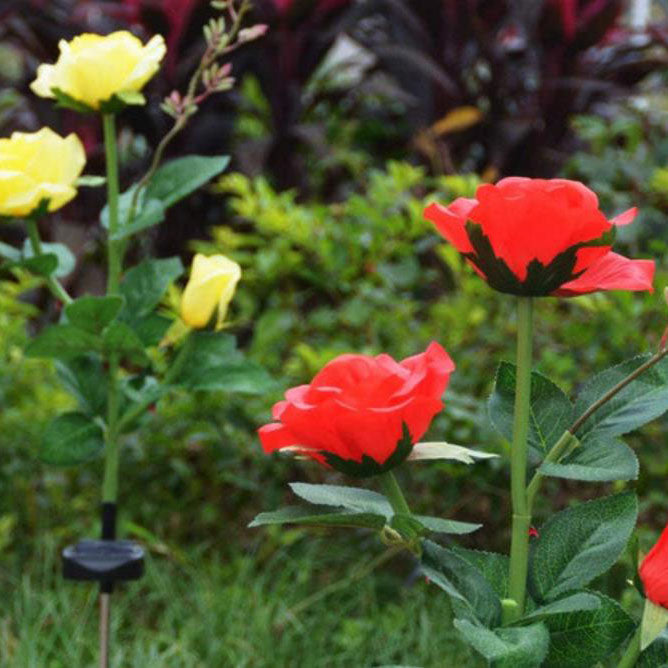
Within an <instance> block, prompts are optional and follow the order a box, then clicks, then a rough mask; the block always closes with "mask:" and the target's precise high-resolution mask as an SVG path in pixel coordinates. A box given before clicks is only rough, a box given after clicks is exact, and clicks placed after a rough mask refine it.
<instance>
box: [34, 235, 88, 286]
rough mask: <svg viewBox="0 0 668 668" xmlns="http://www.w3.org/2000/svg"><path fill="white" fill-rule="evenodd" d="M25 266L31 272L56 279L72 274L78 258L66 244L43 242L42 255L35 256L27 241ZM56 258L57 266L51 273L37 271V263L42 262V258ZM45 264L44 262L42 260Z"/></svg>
mask: <svg viewBox="0 0 668 668" xmlns="http://www.w3.org/2000/svg"><path fill="white" fill-rule="evenodd" d="M22 253H23V264H24V266H26V267H27V268H29V269H30V270H31V271H33V272H35V273H39V274H41V275H42V276H50V275H53V276H55V277H56V278H62V277H63V276H67V275H68V274H70V273H72V271H73V270H74V267H75V265H76V262H77V261H76V258H75V257H74V254H73V253H72V251H71V250H70V249H69V248H68V247H67V246H66V245H65V244H57V243H49V242H46V241H44V242H42V254H41V255H39V256H35V251H34V250H33V248H32V246H31V244H30V240H29V239H26V240H25V241H24V243H23V251H22ZM45 256H46V257H49V256H54V257H55V258H56V266H55V268H53V269H51V271H48V272H47V271H46V270H45V271H37V270H36V268H35V267H36V263H37V262H38V261H40V258H43V257H45ZM41 262H44V260H41Z"/></svg>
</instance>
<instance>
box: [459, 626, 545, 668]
mask: <svg viewBox="0 0 668 668" xmlns="http://www.w3.org/2000/svg"><path fill="white" fill-rule="evenodd" d="M454 626H455V628H456V629H457V630H458V631H459V632H460V633H461V634H462V636H464V639H465V640H466V642H467V643H468V644H469V645H471V647H473V648H474V649H475V650H476V651H477V652H479V653H480V654H482V655H483V656H484V657H485V658H486V659H487V661H489V662H490V665H494V667H495V668H535V667H536V666H540V665H541V664H542V662H543V660H544V659H545V657H546V656H547V651H548V647H549V643H550V634H549V633H548V631H547V629H546V628H545V625H544V624H541V623H538V624H531V625H529V626H520V627H509V628H500V629H496V630H495V631H491V630H490V629H486V628H482V627H480V626H477V625H476V624H472V623H471V622H469V621H468V620H466V619H455V621H454Z"/></svg>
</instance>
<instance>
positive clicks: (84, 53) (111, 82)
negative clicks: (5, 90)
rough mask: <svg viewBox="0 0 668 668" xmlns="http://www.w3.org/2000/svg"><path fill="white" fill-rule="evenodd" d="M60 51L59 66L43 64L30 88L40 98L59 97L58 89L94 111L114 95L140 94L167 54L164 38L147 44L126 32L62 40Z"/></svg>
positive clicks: (88, 34) (156, 38)
mask: <svg viewBox="0 0 668 668" xmlns="http://www.w3.org/2000/svg"><path fill="white" fill-rule="evenodd" d="M58 48H59V49H60V55H59V56H58V60H57V61H56V63H55V64H54V65H46V64H44V65H40V66H39V67H38V68H37V78H36V79H35V81H33V82H32V84H30V88H32V91H33V92H34V93H36V94H37V95H39V96H41V97H56V95H55V93H54V88H56V89H58V90H60V91H61V92H63V93H65V94H66V95H68V96H69V97H71V98H72V99H74V100H76V101H77V102H80V103H82V104H84V105H86V106H88V107H91V108H92V109H99V108H100V105H101V104H104V103H105V102H108V101H109V100H110V99H111V98H112V96H113V95H122V94H123V93H138V92H139V91H140V90H141V89H142V87H143V86H144V84H145V83H146V82H147V81H148V80H149V79H150V78H151V77H152V76H153V75H154V74H155V73H156V72H157V70H158V67H159V66H160V61H161V60H162V58H163V56H164V55H165V51H166V47H165V41H164V40H163V38H162V36H161V35H155V36H154V37H153V38H151V40H149V42H148V43H147V44H146V45H144V44H142V43H141V40H139V39H138V38H137V37H135V36H134V35H133V34H132V33H129V32H127V31H126V30H121V31H118V32H113V33H111V34H110V35H106V36H103V35H95V34H92V33H84V34H83V35H78V36H77V37H75V38H74V39H73V40H72V41H71V42H66V41H65V40H61V41H60V42H59V44H58Z"/></svg>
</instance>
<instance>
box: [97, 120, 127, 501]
mask: <svg viewBox="0 0 668 668" xmlns="http://www.w3.org/2000/svg"><path fill="white" fill-rule="evenodd" d="M114 121H115V119H114V115H113V114H104V115H103V116H102V127H103V131H104V155H105V158H106V170H107V198H108V204H109V237H108V239H107V264H108V272H109V273H108V274H107V294H109V295H116V294H118V292H119V283H120V279H121V267H122V264H123V257H122V255H123V253H122V249H121V245H120V244H119V242H118V241H116V240H114V236H115V235H116V232H117V231H118V226H119V221H118V156H117V153H116V128H115V122H114ZM118 372H119V360H118V355H117V354H116V353H113V354H111V355H110V356H109V393H108V397H107V433H106V439H105V459H104V481H103V483H102V501H103V502H104V503H115V502H116V500H117V498H118V464H119V462H118V460H119V447H118V411H119V403H120V397H119V388H118Z"/></svg>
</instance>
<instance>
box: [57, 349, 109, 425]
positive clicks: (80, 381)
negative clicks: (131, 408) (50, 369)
mask: <svg viewBox="0 0 668 668" xmlns="http://www.w3.org/2000/svg"><path fill="white" fill-rule="evenodd" d="M56 369H57V371H58V378H59V379H60V381H61V382H62V383H63V385H64V386H65V388H66V389H67V390H68V392H69V393H70V394H72V395H73V396H74V397H75V398H76V400H77V401H78V403H79V406H80V407H81V410H82V411H83V412H84V413H86V414H88V415H103V414H104V412H105V411H106V408H107V388H108V379H107V375H106V374H105V372H104V369H103V368H102V361H101V359H100V358H99V357H98V356H96V355H82V356H81V357H74V358H72V359H69V360H66V361H64V360H59V361H57V362H56Z"/></svg>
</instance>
